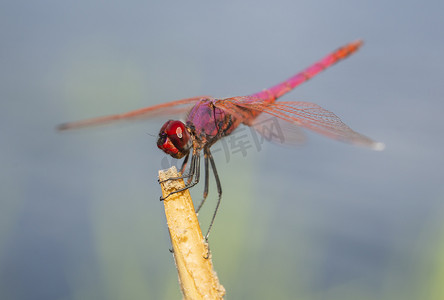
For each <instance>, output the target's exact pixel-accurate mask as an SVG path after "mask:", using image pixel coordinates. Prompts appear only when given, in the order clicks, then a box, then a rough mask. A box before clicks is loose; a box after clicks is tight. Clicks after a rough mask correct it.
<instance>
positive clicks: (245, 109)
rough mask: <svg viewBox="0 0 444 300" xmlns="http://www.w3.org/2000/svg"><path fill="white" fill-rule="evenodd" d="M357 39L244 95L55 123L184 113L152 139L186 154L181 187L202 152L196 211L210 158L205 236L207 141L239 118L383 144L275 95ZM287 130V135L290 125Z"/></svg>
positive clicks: (195, 178)
mask: <svg viewBox="0 0 444 300" xmlns="http://www.w3.org/2000/svg"><path fill="white" fill-rule="evenodd" d="M361 45H362V41H360V40H358V41H354V42H352V43H349V44H347V45H345V46H343V47H341V48H339V49H337V50H336V51H334V52H333V53H331V54H329V55H327V56H325V57H324V58H323V59H321V60H320V61H318V62H316V63H315V64H313V65H312V66H310V67H308V68H307V69H305V70H304V71H302V72H300V73H298V74H296V75H294V76H292V77H290V78H289V79H287V80H286V81H283V82H281V83H279V84H277V85H275V86H272V87H271V88H269V89H266V90H263V91H261V92H258V93H255V94H252V95H249V96H243V97H232V98H226V99H215V98H212V97H208V96H201V97H193V98H188V99H182V100H177V101H172V102H168V103H163V104H158V105H154V106H150V107H146V108H141V109H138V110H134V111H130V112H127V113H123V114H117V115H111V116H105V117H98V118H93V119H87V120H83V121H78V122H72V123H65V124H61V125H60V126H59V127H58V129H59V130H67V129H74V128H80V127H86V126H93V125H100V124H105V123H110V122H114V121H118V120H132V119H139V118H149V117H158V116H166V115H172V114H180V113H187V115H186V121H185V123H182V122H181V121H177V120H169V121H167V122H166V123H165V124H164V125H163V126H162V128H161V129H160V132H159V137H158V140H157V147H158V148H159V149H161V150H163V151H164V152H165V153H167V154H169V155H171V156H172V157H174V158H176V159H180V158H183V157H185V159H184V161H183V163H182V168H181V172H182V174H184V175H182V177H180V178H188V180H187V183H186V185H185V188H184V189H182V190H185V189H189V188H191V187H193V186H194V185H196V184H197V183H198V182H199V178H200V156H201V153H202V152H203V157H204V168H205V185H204V192H203V200H202V201H201V203H200V204H199V206H198V208H197V210H196V213H197V212H199V210H200V208H201V207H202V205H203V203H204V202H205V199H206V198H207V195H208V185H209V184H208V182H209V164H211V168H212V171H213V175H214V177H215V181H216V186H217V191H218V200H217V204H216V209H215V211H214V214H213V217H212V220H211V223H210V226H209V228H208V231H207V233H206V235H205V239H206V240H208V236H209V233H210V230H211V227H212V225H213V222H214V219H215V217H216V213H217V210H218V208H219V205H220V201H221V196H222V186H221V184H220V180H219V176H218V174H217V170H216V165H215V163H214V160H213V156H212V155H211V152H210V147H211V146H212V145H213V144H214V143H215V142H217V141H218V140H219V139H221V138H223V137H225V136H227V135H229V134H231V133H232V132H233V131H234V130H235V129H236V128H237V127H238V126H239V125H241V124H244V125H247V126H253V127H254V126H255V121H257V120H258V117H259V116H260V115H269V116H272V117H276V118H278V119H280V120H283V121H286V122H287V123H288V124H291V125H295V126H296V127H302V128H306V129H309V130H312V131H315V132H317V133H320V134H322V135H325V136H327V137H329V138H332V139H336V140H339V141H342V142H347V143H351V144H355V145H361V146H366V147H370V148H372V149H374V150H382V149H383V148H384V144H382V143H378V142H374V141H373V140H371V139H370V138H368V137H366V136H364V135H361V134H359V133H357V132H355V131H353V130H352V129H351V128H350V127H348V126H347V125H345V124H344V123H343V122H342V121H341V120H340V119H339V118H338V117H337V116H336V115H335V114H333V113H332V112H329V111H328V110H325V109H323V108H322V107H320V106H318V105H317V104H314V103H309V102H295V101H291V102H283V101H281V102H276V100H277V99H278V98H279V97H281V96H283V95H284V94H286V93H288V92H289V91H291V90H292V89H294V88H295V87H296V86H298V85H300V84H301V83H303V82H305V81H307V80H309V79H310V78H312V77H313V76H315V75H316V74H318V73H319V72H321V71H323V70H325V69H326V68H328V67H330V66H331V65H333V64H335V63H336V62H338V61H340V60H342V59H344V58H346V57H348V56H349V55H350V54H352V53H354V52H356V51H357V50H358V49H359V48H360V46H361ZM262 113H264V114H262ZM287 132H288V131H287ZM259 133H261V132H259ZM288 133H289V134H290V136H291V131H290V132H288ZM190 155H191V162H190V166H189V168H188V172H186V174H185V173H184V171H185V169H186V166H187V163H188V158H189V157H190ZM174 179H178V178H170V179H168V180H174ZM176 192H179V191H176ZM174 193H175V192H174ZM170 195H171V194H170ZM170 195H167V196H166V197H165V198H162V197H161V200H164V199H166V198H167V197H168V196H170Z"/></svg>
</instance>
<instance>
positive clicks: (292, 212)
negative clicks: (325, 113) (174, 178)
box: [0, 0, 444, 300]
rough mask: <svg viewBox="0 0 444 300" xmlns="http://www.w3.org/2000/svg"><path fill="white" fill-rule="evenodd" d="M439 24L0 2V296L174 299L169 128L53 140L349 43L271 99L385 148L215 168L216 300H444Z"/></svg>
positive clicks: (167, 6) (443, 70) (238, 87)
mask: <svg viewBox="0 0 444 300" xmlns="http://www.w3.org/2000/svg"><path fill="white" fill-rule="evenodd" d="M443 13H444V3H443V2H442V1H403V2H399V1H394V0H388V1H370V0H366V1H350V0H344V1H310V2H309V1H288V0H287V1H284V0H282V1H281V0H276V1H218V2H215V1H183V2H179V1H176V2H172V1H162V2H161V1H156V2H154V1H146V2H145V1H125V2H124V1H95V0H92V1H91V0H90V1H2V2H1V3H0V41H1V47H0V142H1V146H0V151H1V152H0V153H1V155H0V170H1V172H0V298H1V299H5V300H6V299H18V300H21V299H42V300H43V299H45V300H47V299H179V298H180V297H181V296H180V292H179V288H178V284H177V275H176V271H175V267H174V263H173V258H172V256H171V254H170V253H169V252H168V248H169V237H168V232H167V229H166V225H165V217H164V213H163V206H162V203H160V202H159V201H158V198H159V195H160V187H159V185H158V183H157V170H158V169H160V168H161V166H162V162H165V155H164V154H163V153H162V152H161V151H159V150H158V149H157V147H156V145H155V141H156V139H155V137H153V136H152V135H156V134H157V132H158V129H159V128H160V126H161V125H162V124H163V121H164V120H154V121H149V122H139V123H136V124H131V125H127V124H123V125H117V126H110V127H102V128H97V129H93V130H85V131H76V132H70V133H66V134H60V133H58V132H56V131H55V129H54V128H55V125H57V124H58V123H61V122H65V121H72V120H77V119H82V118H86V117H93V116H98V115H105V114H112V113H118V112H124V111H128V110H131V109H136V108H139V107H144V106H149V105H153V104H157V103H162V102H166V101H170V100H175V99H181V98H186V97H192V96H197V95H212V96H215V97H228V96H238V95H247V94H250V93H252V92H256V91H259V90H261V89H263V88H267V87H269V86H270V85H272V84H275V83H278V82H279V81H281V80H283V79H285V78H287V77H288V76H290V75H292V74H294V73H295V72H297V71H299V70H301V69H302V68H304V67H306V66H309V65H310V64H311V63H313V62H315V61H316V60H317V59H319V58H321V57H323V56H324V55H325V54H327V53H329V52H330V51H332V50H334V49H336V48H337V47H339V46H341V45H342V44H344V43H347V42H350V41H352V40H354V39H357V38H363V39H364V40H365V45H364V47H363V48H362V49H361V50H360V51H359V52H358V53H356V54H355V55H353V56H352V57H350V58H348V59H347V60H346V61H343V62H340V63H339V64H337V65H335V66H334V67H332V68H331V69H329V70H327V71H326V72H324V73H322V74H321V75H318V76H317V77H316V78H314V79H313V80H311V81H310V82H308V83H305V84H304V85H302V86H300V87H298V88H297V89H296V90H295V91H293V92H292V93H290V94H287V95H286V96H285V97H284V98H283V99H285V100H287V101H290V100H295V101H310V102H315V103H317V104H319V105H321V106H323V107H325V108H327V109H329V110H331V111H333V112H335V113H336V114H337V115H339V116H340V117H341V118H342V120H343V121H344V122H346V123H347V124H348V125H350V126H351V127H352V128H353V129H355V130H357V131H359V132H361V133H364V134H366V135H368V136H370V137H372V138H374V139H376V140H378V141H382V142H385V143H386V145H387V148H386V150H385V151H383V152H375V151H371V150H368V149H363V148H358V147H353V146H349V145H345V144H342V143H338V142H335V141H331V140H328V139H325V138H323V137H320V136H318V135H315V134H310V133H309V134H308V142H307V143H306V145H305V146H304V147H296V148H295V147H280V146H277V145H274V144H264V145H263V147H262V148H261V150H260V151H257V150H256V149H255V148H249V150H248V152H247V155H246V157H243V155H242V153H241V152H237V153H230V154H232V155H230V161H229V162H228V163H227V162H226V157H225V156H224V153H223V152H222V151H220V152H218V153H216V154H215V157H216V161H217V165H218V170H219V173H220V177H221V180H222V184H223V188H224V198H223V203H222V205H221V209H220V211H219V215H218V217H217V219H216V223H215V227H214V231H213V233H212V236H211V240H210V241H211V249H212V251H213V258H214V264H215V269H216V271H217V272H218V274H219V277H220V280H221V283H222V284H223V285H224V286H225V288H226V289H227V293H228V296H227V299H295V298H297V299H433V300H435V299H443V297H444V291H443V290H442V287H441V284H440V283H441V282H442V281H443V280H444V262H443V260H444V255H443V254H442V253H444V252H443V251H444V221H443V216H444V185H443V179H444V165H443V163H444V142H443V129H444V126H443V125H442V122H443V121H442V119H443V113H444V99H443V98H444V83H443V79H444V59H443V53H444V38H443V37H442V30H443V29H444V18H443ZM210 189H211V191H210V197H209V200H208V204H207V206H206V207H205V208H204V210H203V211H202V214H201V220H202V225H203V227H206V226H207V224H208V219H209V216H210V215H211V212H212V209H213V207H214V200H215V196H216V195H215V188H214V182H212V186H211V187H210ZM201 192H202V187H199V188H196V189H194V190H193V191H192V195H193V198H194V199H195V200H199V199H200V195H201Z"/></svg>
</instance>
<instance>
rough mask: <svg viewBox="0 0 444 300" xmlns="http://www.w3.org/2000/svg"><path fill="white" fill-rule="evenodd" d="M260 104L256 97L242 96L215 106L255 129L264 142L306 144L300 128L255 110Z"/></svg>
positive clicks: (293, 144) (260, 101) (219, 102)
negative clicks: (255, 105) (255, 106)
mask: <svg viewBox="0 0 444 300" xmlns="http://www.w3.org/2000/svg"><path fill="white" fill-rule="evenodd" d="M258 103H259V104H260V103H263V101H262V100H260V99H257V98H256V97H251V96H242V97H233V98H226V99H218V100H216V102H215V105H216V107H218V108H221V109H223V110H225V111H227V112H228V113H230V114H232V115H233V116H234V117H235V118H237V119H239V120H242V123H243V124H245V125H248V126H250V127H252V128H254V129H255V130H256V131H257V132H258V133H259V134H260V135H261V136H262V138H263V140H266V141H268V142H273V143H278V144H285V145H292V146H297V145H301V144H303V143H304V142H305V140H306V138H305V134H304V132H303V131H302V130H301V128H300V127H299V126H294V125H293V124H291V123H289V122H286V120H284V119H282V118H279V117H276V116H273V115H269V114H262V111H260V110H257V109H255V108H253V104H258ZM263 140H262V141H263Z"/></svg>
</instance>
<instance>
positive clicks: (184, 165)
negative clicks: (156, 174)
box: [158, 154, 196, 184]
mask: <svg viewBox="0 0 444 300" xmlns="http://www.w3.org/2000/svg"><path fill="white" fill-rule="evenodd" d="M188 156H189V154H188V155H187V156H186V157H185V160H184V161H183V163H182V167H181V173H182V174H183V170H182V168H183V169H184V168H185V167H186V165H187V160H188ZM195 159H196V156H195V155H192V156H191V163H190V165H191V166H190V169H189V170H188V173H187V174H185V175H182V176H179V177H170V178H167V179H164V180H158V181H159V183H163V182H165V181H169V180H177V179H184V178H188V182H187V184H189V183H190V182H191V180H192V178H193V176H194V169H193V167H194V166H195ZM190 179H191V180H190Z"/></svg>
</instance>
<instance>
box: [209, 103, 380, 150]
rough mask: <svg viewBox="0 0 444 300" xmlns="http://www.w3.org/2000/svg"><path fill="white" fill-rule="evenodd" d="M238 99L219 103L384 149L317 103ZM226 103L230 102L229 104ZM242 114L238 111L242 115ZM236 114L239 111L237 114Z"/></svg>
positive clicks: (361, 144)
mask: <svg viewBox="0 0 444 300" xmlns="http://www.w3.org/2000/svg"><path fill="white" fill-rule="evenodd" d="M239 100H240V101H237V99H236V98H230V99H226V100H221V101H220V102H221V103H220V104H219V101H218V102H217V103H218V104H219V105H222V106H223V107H227V108H228V109H229V110H230V111H231V110H232V111H236V109H233V108H232V107H235V106H238V107H239V108H238V109H237V110H239V111H241V113H242V112H243V115H245V114H246V112H248V111H251V112H250V115H255V116H254V118H256V117H257V116H258V112H263V113H266V114H267V115H271V116H274V117H277V118H280V119H282V120H285V121H287V122H289V123H291V124H293V125H297V126H300V127H302V128H306V129H309V130H312V131H314V132H317V133H319V134H322V135H324V136H327V137H329V138H332V139H335V140H340V141H342V142H346V143H350V144H355V145H360V146H365V147H370V148H372V149H374V150H382V149H384V144H383V143H378V142H375V141H373V140H372V139H370V138H368V137H366V136H364V135H362V134H359V133H357V132H356V131H353V130H352V129H351V128H350V127H348V126H347V125H346V124H344V123H343V122H342V121H341V119H340V118H339V117H338V116H336V115H335V114H334V113H332V112H330V111H328V110H326V109H324V108H322V107H320V106H319V105H317V104H314V103H309V102H296V101H295V102H272V103H269V102H263V101H262V102H260V101H248V98H245V97H241V98H240V99H239ZM225 102H230V103H229V104H227V103H225ZM239 114H240V113H237V115H239ZM235 116H236V114H235ZM246 120H247V122H245V123H247V124H248V125H250V126H251V124H253V122H254V121H253V117H252V118H250V120H248V117H247V118H246Z"/></svg>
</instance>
